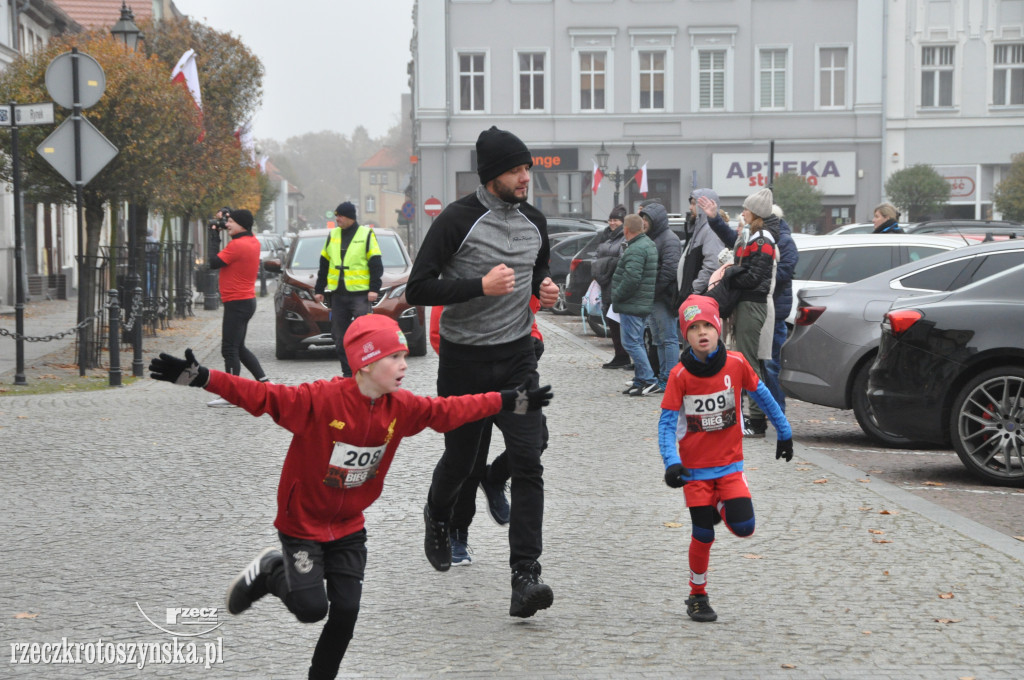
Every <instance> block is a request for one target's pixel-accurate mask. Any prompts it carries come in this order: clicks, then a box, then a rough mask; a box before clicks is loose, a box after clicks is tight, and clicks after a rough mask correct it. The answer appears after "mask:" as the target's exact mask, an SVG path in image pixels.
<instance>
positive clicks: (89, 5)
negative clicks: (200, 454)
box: [53, 0, 153, 30]
mask: <svg viewBox="0 0 1024 680" xmlns="http://www.w3.org/2000/svg"><path fill="white" fill-rule="evenodd" d="M53 3H54V4H55V5H57V6H59V7H60V8H61V9H62V10H64V11H65V12H66V13H67V14H68V16H70V17H71V18H72V19H74V20H75V21H77V22H78V23H79V24H81V25H82V26H83V27H84V28H86V29H107V30H109V29H110V28H111V27H112V26H113V25H114V24H116V23H117V20H118V19H120V18H121V0H53ZM127 3H128V7H129V8H130V9H131V10H132V12H133V13H134V14H135V23H136V24H141V23H142V22H143V21H148V20H149V19H152V18H153V2H152V0H127Z"/></svg>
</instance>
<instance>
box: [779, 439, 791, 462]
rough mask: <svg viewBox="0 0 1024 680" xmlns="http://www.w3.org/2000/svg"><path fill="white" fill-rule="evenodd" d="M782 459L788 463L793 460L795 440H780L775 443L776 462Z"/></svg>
mask: <svg viewBox="0 0 1024 680" xmlns="http://www.w3.org/2000/svg"><path fill="white" fill-rule="evenodd" d="M779 458H782V459H783V460H785V461H786V462H787V463H788V462H789V461H791V460H793V440H792V439H780V440H778V441H777V442H775V460H778V459H779Z"/></svg>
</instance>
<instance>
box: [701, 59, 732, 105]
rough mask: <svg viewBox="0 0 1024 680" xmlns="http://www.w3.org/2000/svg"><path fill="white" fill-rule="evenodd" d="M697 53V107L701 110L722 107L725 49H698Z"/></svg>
mask: <svg viewBox="0 0 1024 680" xmlns="http://www.w3.org/2000/svg"><path fill="white" fill-rule="evenodd" d="M697 55H698V56H697V71H698V78H699V87H700V99H699V105H698V108H700V109H701V110H721V109H724V108H725V50H700V51H699V52H698V53H697Z"/></svg>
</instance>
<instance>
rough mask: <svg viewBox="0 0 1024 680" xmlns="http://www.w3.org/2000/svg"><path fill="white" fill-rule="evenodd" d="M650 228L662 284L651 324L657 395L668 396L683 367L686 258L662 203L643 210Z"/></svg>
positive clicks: (648, 232) (658, 283)
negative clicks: (673, 375) (680, 302)
mask: <svg viewBox="0 0 1024 680" xmlns="http://www.w3.org/2000/svg"><path fill="white" fill-rule="evenodd" d="M640 216H641V217H643V218H644V222H645V224H647V236H648V237H649V238H650V239H651V240H652V241H654V245H655V246H656V247H657V248H658V281H657V283H656V284H655V289H654V310H653V311H652V312H651V316H650V318H649V321H648V324H649V325H650V328H651V340H652V342H653V343H654V345H655V346H657V348H658V385H657V387H656V388H655V391H656V392H664V391H665V386H666V385H667V384H668V374H669V373H670V372H671V371H672V369H673V368H674V367H675V365H676V364H678V363H679V318H678V316H677V315H676V312H677V310H678V307H677V306H676V295H677V293H678V292H679V287H678V285H677V284H676V272H677V270H678V269H679V258H680V256H681V255H682V244H680V243H679V237H678V236H676V234H675V232H674V231H672V230H671V229H669V228H668V212H666V211H665V206H663V205H662V204H660V203H648V204H647V205H645V206H644V207H643V208H641V210H640Z"/></svg>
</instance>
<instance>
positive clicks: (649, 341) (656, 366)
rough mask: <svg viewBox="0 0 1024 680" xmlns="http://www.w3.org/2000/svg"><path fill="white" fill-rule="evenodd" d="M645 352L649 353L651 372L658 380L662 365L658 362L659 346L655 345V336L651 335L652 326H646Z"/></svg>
mask: <svg viewBox="0 0 1024 680" xmlns="http://www.w3.org/2000/svg"><path fill="white" fill-rule="evenodd" d="M644 351H645V352H647V360H648V361H649V362H651V371H653V372H654V377H655V378H657V377H658V373H659V372H660V370H661V364H660V363H659V362H658V346H657V345H655V344H654V335H652V334H651V327H650V326H644Z"/></svg>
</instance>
